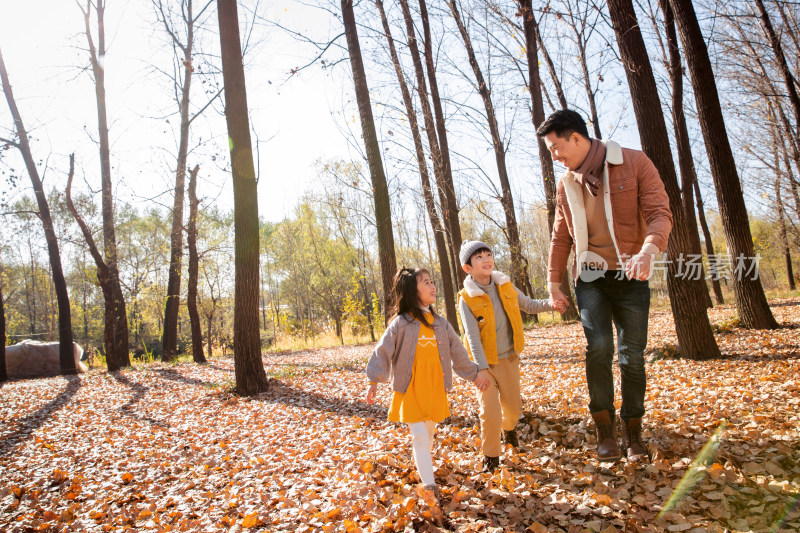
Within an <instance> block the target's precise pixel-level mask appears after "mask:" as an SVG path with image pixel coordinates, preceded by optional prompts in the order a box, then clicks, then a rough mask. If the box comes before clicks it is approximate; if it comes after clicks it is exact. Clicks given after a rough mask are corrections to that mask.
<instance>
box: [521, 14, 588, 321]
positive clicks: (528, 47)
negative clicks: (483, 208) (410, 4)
mask: <svg viewBox="0 0 800 533" xmlns="http://www.w3.org/2000/svg"><path fill="white" fill-rule="evenodd" d="M518 3H519V7H520V10H519V12H518V14H519V15H521V16H522V27H523V30H524V32H525V53H526V56H527V59H528V90H529V92H530V94H531V119H532V120H533V129H534V131H536V129H537V128H538V127H539V126H540V125H541V124H542V122H544V119H545V116H544V102H543V100H542V79H541V77H540V75H539V49H538V42H537V40H536V34H537V32H538V28H537V25H536V18H535V17H534V15H533V6H532V1H531V0H518ZM536 138H537V140H538V148H539V164H540V166H541V167H542V181H543V182H544V196H545V203H546V206H547V227H548V230H549V231H548V232H549V233H552V232H553V223H554V221H555V216H556V174H555V171H554V170H553V158H552V157H551V156H550V151H549V150H548V149H547V145H545V143H544V139H542V138H541V137H539V136H538V135H537V136H536ZM561 290H562V291H563V294H565V295H566V296H567V299H568V305H567V309H566V310H565V311H564V312H563V313H561V319H562V320H575V319H577V318H578V309H577V307H576V306H575V301H574V300H573V298H572V291H571V290H570V282H569V267H567V269H566V271H565V273H564V277H563V278H562V280H561Z"/></svg>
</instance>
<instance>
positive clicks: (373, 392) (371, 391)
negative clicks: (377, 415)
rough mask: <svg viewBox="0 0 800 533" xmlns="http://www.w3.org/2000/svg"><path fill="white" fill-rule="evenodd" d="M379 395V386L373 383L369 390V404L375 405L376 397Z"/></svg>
mask: <svg viewBox="0 0 800 533" xmlns="http://www.w3.org/2000/svg"><path fill="white" fill-rule="evenodd" d="M377 393H378V384H377V383H371V384H370V386H369V388H368V389H367V403H368V404H369V405H372V404H374V403H375V395H376V394H377Z"/></svg>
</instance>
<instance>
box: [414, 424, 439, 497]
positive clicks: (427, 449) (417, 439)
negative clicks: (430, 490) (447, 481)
mask: <svg viewBox="0 0 800 533" xmlns="http://www.w3.org/2000/svg"><path fill="white" fill-rule="evenodd" d="M408 429H409V430H410V431H411V442H412V443H413V446H414V462H415V463H416V464H417V472H419V477H420V479H421V480H422V484H423V485H425V486H428V485H435V484H436V480H435V479H434V477H433V457H432V456H431V449H432V447H433V432H434V430H435V429H436V424H435V423H434V422H433V420H424V421H422V422H414V423H412V424H409V425H408Z"/></svg>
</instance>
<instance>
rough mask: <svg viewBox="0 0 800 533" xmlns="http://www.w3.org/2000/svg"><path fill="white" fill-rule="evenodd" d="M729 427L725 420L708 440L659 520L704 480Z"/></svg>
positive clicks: (673, 493)
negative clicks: (723, 435)
mask: <svg viewBox="0 0 800 533" xmlns="http://www.w3.org/2000/svg"><path fill="white" fill-rule="evenodd" d="M727 425H728V421H727V420H723V421H722V422H721V423H720V425H719V427H718V428H717V429H716V430H715V431H714V434H713V435H711V438H710V439H708V442H706V444H705V446H703V449H702V450H700V453H699V454H698V455H697V457H695V459H694V461H692V465H691V466H690V467H689V470H687V471H686V473H685V474H684V475H683V478H681V482H680V483H678V486H677V487H675V490H673V491H672V494H670V496H669V499H668V500H667V503H666V504H665V505H664V508H663V509H662V510H661V512H660V513H658V518H661V517H663V516H664V514H665V513H667V512H669V511H671V510H672V509H674V508H675V507H677V505H678V503H680V501H681V500H682V499H683V497H684V496H686V494H687V493H688V492H689V491H691V490H692V488H694V486H695V485H697V483H698V482H699V481H700V480H701V479H702V478H703V476H704V475H705V470H706V467H708V465H710V464H711V462H712V461H713V459H714V456H715V455H717V450H718V449H719V445H720V443H721V442H722V432H723V431H724V430H725V427H726V426H727Z"/></svg>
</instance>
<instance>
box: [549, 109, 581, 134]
mask: <svg viewBox="0 0 800 533" xmlns="http://www.w3.org/2000/svg"><path fill="white" fill-rule="evenodd" d="M550 132H555V134H556V135H557V136H559V137H561V138H562V139H569V137H570V136H571V135H572V134H573V133H577V134H578V135H582V136H583V137H585V138H586V139H589V130H588V129H587V128H586V121H585V120H583V117H582V116H580V114H579V113H577V112H575V111H573V110H572V109H559V110H558V111H556V112H555V113H553V114H552V115H550V116H549V117H547V120H545V121H544V122H542V124H541V125H540V126H539V128H538V129H537V130H536V135H538V136H539V137H544V136H545V135H547V134H548V133H550Z"/></svg>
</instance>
